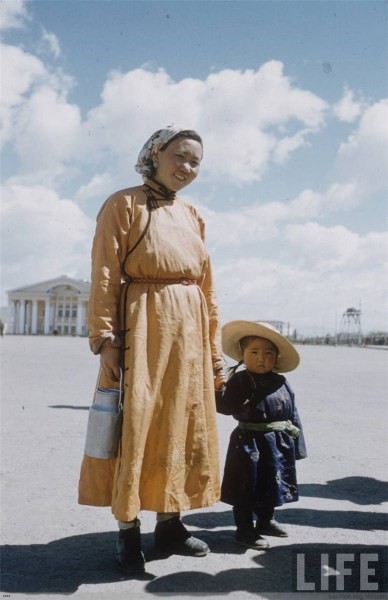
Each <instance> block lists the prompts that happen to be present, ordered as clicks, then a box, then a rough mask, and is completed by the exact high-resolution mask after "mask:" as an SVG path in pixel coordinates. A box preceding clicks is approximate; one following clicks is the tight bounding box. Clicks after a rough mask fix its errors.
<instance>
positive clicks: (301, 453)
mask: <svg viewBox="0 0 388 600" xmlns="http://www.w3.org/2000/svg"><path fill="white" fill-rule="evenodd" d="M286 387H287V389H288V392H289V394H290V396H291V401H292V419H291V421H292V423H293V425H295V426H296V427H297V428H298V429H299V435H298V437H296V438H295V439H294V442H295V458H296V460H301V459H302V458H306V457H307V449H306V441H305V439H304V433H303V427H302V421H301V420H300V416H299V413H298V410H297V408H296V404H295V394H294V392H293V391H292V389H291V388H290V385H289V383H288V381H287V382H286Z"/></svg>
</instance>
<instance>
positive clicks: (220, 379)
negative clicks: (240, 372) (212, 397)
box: [214, 371, 225, 391]
mask: <svg viewBox="0 0 388 600" xmlns="http://www.w3.org/2000/svg"><path fill="white" fill-rule="evenodd" d="M224 385H225V373H224V372H223V371H218V373H216V374H215V376H214V389H216V390H217V391H218V390H222V388H223V387H224Z"/></svg>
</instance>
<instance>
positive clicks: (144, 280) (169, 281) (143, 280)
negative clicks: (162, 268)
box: [125, 277, 198, 285]
mask: <svg viewBox="0 0 388 600" xmlns="http://www.w3.org/2000/svg"><path fill="white" fill-rule="evenodd" d="M125 283H162V284H165V285H169V284H172V283H180V284H181V285H198V281H197V279H189V278H188V277H179V278H178V279H170V278H161V279H152V278H148V277H130V278H129V279H128V280H127V281H126V282H125Z"/></svg>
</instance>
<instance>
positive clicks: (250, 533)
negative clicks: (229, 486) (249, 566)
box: [233, 506, 269, 550]
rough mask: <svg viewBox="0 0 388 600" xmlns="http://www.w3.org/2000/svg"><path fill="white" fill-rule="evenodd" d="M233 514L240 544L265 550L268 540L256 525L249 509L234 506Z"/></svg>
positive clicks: (236, 536) (237, 540) (236, 535)
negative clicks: (257, 529) (258, 530)
mask: <svg viewBox="0 0 388 600" xmlns="http://www.w3.org/2000/svg"><path fill="white" fill-rule="evenodd" d="M233 515H234V522H235V524H236V534H235V538H236V542H237V543H238V544H240V546H244V547H245V548H253V550H265V549H266V548H268V546H269V543H268V541H267V540H266V539H265V538H263V537H262V536H261V535H260V534H259V533H258V532H257V531H256V529H255V527H254V524H253V515H252V512H251V511H250V510H249V509H246V508H241V507H236V506H234V507H233Z"/></svg>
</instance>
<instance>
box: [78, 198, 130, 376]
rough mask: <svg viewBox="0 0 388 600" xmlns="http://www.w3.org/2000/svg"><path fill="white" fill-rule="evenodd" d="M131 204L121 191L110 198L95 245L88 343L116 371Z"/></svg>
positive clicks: (101, 218) (97, 230)
mask: <svg viewBox="0 0 388 600" xmlns="http://www.w3.org/2000/svg"><path fill="white" fill-rule="evenodd" d="M129 204H130V201H129V197H128V196H125V195H124V194H123V193H120V192H118V193H116V194H114V195H113V196H111V197H110V198H108V200H107V201H106V202H105V204H104V205H103V207H102V209H101V211H100V213H99V215H98V217H97V226H96V232H95V236H94V239H93V247H92V277H91V289H90V298H89V308H88V323H89V343H90V348H91V350H92V352H93V353H94V354H100V353H101V359H102V361H101V362H102V363H104V366H107V370H108V371H111V370H113V372H114V373H116V374H117V368H116V362H117V360H116V359H117V357H118V356H119V354H120V353H119V348H120V346H121V336H120V320H119V319H120V315H119V305H120V293H121V266H122V260H123V257H124V256H125V249H126V240H127V238H128V230H129V218H130V209H129ZM107 374H108V373H107ZM110 375H112V373H111V372H110Z"/></svg>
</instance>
